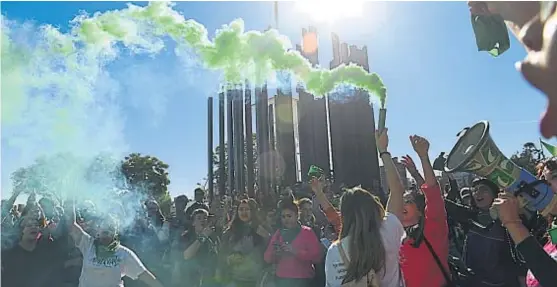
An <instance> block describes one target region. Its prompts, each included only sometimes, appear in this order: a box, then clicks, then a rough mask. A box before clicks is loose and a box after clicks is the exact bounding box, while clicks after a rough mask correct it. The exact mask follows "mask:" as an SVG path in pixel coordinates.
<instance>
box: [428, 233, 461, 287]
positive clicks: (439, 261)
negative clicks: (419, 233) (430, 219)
mask: <svg viewBox="0 0 557 287" xmlns="http://www.w3.org/2000/svg"><path fill="white" fill-rule="evenodd" d="M424 243H425V245H426V246H427V249H429V253H431V255H432V256H433V259H434V260H435V263H437V266H438V267H439V269H441V272H442V273H443V277H445V281H447V286H449V287H456V285H455V283H454V282H453V281H452V280H451V275H449V273H448V272H447V270H445V267H443V264H442V263H441V260H440V259H439V256H437V253H435V250H433V246H431V243H429V240H427V238H426V237H425V235H424Z"/></svg>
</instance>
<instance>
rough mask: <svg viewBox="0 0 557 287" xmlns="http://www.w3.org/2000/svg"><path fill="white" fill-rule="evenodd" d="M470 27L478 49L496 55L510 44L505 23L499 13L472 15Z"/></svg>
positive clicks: (505, 49) (501, 52)
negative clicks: (472, 29)
mask: <svg viewBox="0 0 557 287" xmlns="http://www.w3.org/2000/svg"><path fill="white" fill-rule="evenodd" d="M472 27H473V28H474V35H475V36H476V45H477V46H478V51H487V52H488V53H489V54H491V55H492V56H493V57H497V56H499V55H501V54H503V53H504V52H505V51H507V50H508V49H509V47H510V46H511V43H510V40H509V32H508V31H507V25H505V21H504V20H503V18H502V17H501V15H472Z"/></svg>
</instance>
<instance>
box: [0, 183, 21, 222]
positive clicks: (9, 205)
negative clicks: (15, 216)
mask: <svg viewBox="0 0 557 287" xmlns="http://www.w3.org/2000/svg"><path fill="white" fill-rule="evenodd" d="M20 194H21V189H19V188H15V189H14V191H13V193H12V196H10V198H9V199H8V200H6V201H4V203H3V204H2V216H4V214H8V213H9V212H10V209H12V207H13V206H14V203H15V201H16V200H17V197H18V196H19V195H20Z"/></svg>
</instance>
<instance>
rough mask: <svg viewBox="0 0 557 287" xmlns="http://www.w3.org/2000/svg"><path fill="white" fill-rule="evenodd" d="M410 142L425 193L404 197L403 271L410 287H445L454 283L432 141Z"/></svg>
mask: <svg viewBox="0 0 557 287" xmlns="http://www.w3.org/2000/svg"><path fill="white" fill-rule="evenodd" d="M410 143H411V144H412V147H413V148H414V151H415V152H416V153H417V154H418V156H419V157H420V161H421V162H422V169H423V172H424V180H423V182H424V183H423V185H422V186H421V188H420V190H421V193H416V192H411V193H405V195H404V210H403V217H402V224H403V225H404V227H405V229H406V233H407V235H408V238H407V239H406V240H405V241H404V243H403V245H402V249H401V252H402V258H401V266H402V271H403V274H404V279H405V281H406V286H408V287H414V286H424V287H425V286H435V287H438V286H439V287H441V286H445V284H448V283H449V282H450V281H451V279H450V275H449V274H450V272H449V268H448V261H447V258H448V255H449V243H448V233H449V232H448V227H447V215H446V212H445V204H444V202H443V195H442V192H441V187H440V186H439V183H438V182H437V178H436V177H435V173H434V172H433V167H432V165H431V161H430V159H429V155H428V152H429V142H428V141H427V140H426V139H425V138H423V137H420V136H416V135H414V136H410Z"/></svg>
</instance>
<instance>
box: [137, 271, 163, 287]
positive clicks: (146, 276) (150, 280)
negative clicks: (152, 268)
mask: <svg viewBox="0 0 557 287" xmlns="http://www.w3.org/2000/svg"><path fill="white" fill-rule="evenodd" d="M137 279H138V280H139V281H141V282H143V283H145V284H146V285H147V286H149V287H163V286H162V284H161V283H160V282H159V280H157V278H155V275H153V274H152V273H151V272H149V271H148V270H145V272H143V273H141V274H139V276H138V277H137Z"/></svg>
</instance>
